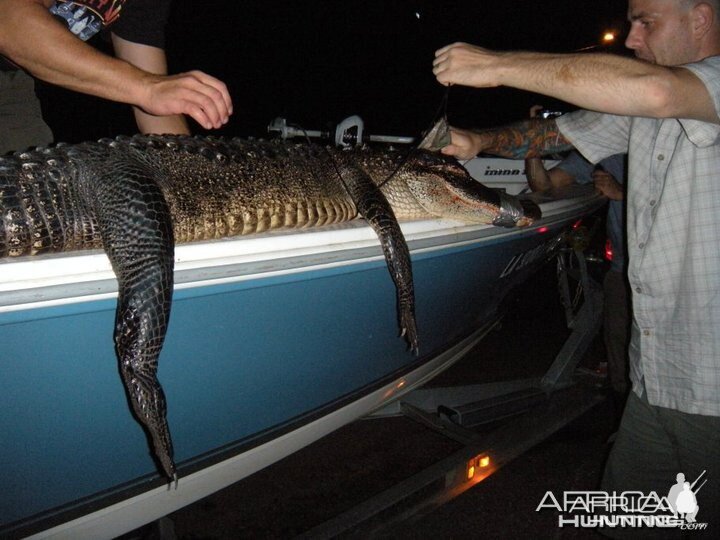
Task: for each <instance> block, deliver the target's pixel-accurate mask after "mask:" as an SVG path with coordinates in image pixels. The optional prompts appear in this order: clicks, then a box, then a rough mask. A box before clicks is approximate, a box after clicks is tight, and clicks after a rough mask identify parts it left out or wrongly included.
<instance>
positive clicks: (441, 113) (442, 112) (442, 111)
mask: <svg viewBox="0 0 720 540" xmlns="http://www.w3.org/2000/svg"><path fill="white" fill-rule="evenodd" d="M451 86H452V85H448V86H446V87H445V92H443V96H442V99H441V100H440V105H439V106H438V108H437V111H436V112H435V115H434V116H433V118H432V120H431V121H430V125H429V126H428V128H427V129H426V130H425V131H424V132H423V133H424V134H428V133H430V131H431V130H432V129H433V128H434V127H435V124H437V123H438V121H440V120H444V121H445V123H446V124H447V109H448V101H449V99H450V87H451ZM291 127H294V128H296V129H299V130H300V131H302V132H303V135H304V136H305V139H306V140H307V143H308V145H312V144H313V142H312V141H311V140H310V136H309V135H308V133H307V131H306V130H305V128H303V127H302V126H300V125H298V124H292V126H291ZM422 142H423V139H421V140H420V142H419V143H418V145H417V146H415V147H413V148H412V149H411V150H410V151H409V152H408V153H407V154H406V155H405V156H404V157H403V158H402V159H401V160H400V162H399V163H398V164H397V166H396V167H395V169H393V171H392V172H391V173H390V174H389V175H388V176H387V177H386V178H385V179H384V180H383V181H382V182H380V183H379V184H377V185H376V187H377V189H380V188H382V187H383V186H384V185H385V184H387V183H388V182H389V181H390V180H392V179H393V178H394V177H395V175H396V174H397V173H398V172H399V171H400V170H401V169H402V168H403V167H404V166H405V165H406V164H407V162H408V161H409V160H410V158H412V157H414V156H415V155H416V154H417V153H418V152H419V150H420V144H422ZM320 146H321V147H322V149H323V150H324V151H325V153H326V154H327V155H328V157H329V158H330V162H331V163H332V165H333V168H334V169H335V173H336V174H337V175H338V178H340V181H341V182H342V184H343V186H344V187H345V189H346V190H347V191H348V192H349V189H348V185H347V183H346V182H345V179H344V178H343V176H342V173H341V172H340V167H339V165H338V163H337V160H336V159H335V156H333V154H332V153H331V152H330V150H328V148H327V146H326V145H320ZM309 169H310V174H311V175H312V176H313V178H315V179H316V180H318V177H317V176H316V174H315V170H314V168H313V167H312V166H311V167H309Z"/></svg>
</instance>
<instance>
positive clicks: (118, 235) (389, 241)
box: [0, 135, 540, 479]
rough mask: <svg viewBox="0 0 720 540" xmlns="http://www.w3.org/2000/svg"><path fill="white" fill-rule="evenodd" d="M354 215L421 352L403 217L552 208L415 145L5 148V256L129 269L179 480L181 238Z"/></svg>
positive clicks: (128, 355)
mask: <svg viewBox="0 0 720 540" xmlns="http://www.w3.org/2000/svg"><path fill="white" fill-rule="evenodd" d="M388 178H390V180H389V181H387V182H386V180H387V179H388ZM378 185H381V187H378ZM356 217H362V218H364V219H365V220H366V221H367V222H368V223H369V224H370V226H371V227H372V228H373V229H374V230H375V232H376V233H377V235H378V237H379V239H380V243H381V245H382V248H383V252H384V255H385V259H386V262H387V265H388V270H389V272H390V274H391V277H392V279H393V281H394V282H395V286H396V290H397V302H398V321H399V325H400V330H401V334H402V335H403V336H405V339H406V340H407V341H408V343H409V346H410V348H411V349H412V350H414V351H415V352H417V349H418V336H417V330H416V327H415V299H414V293H413V281H412V269H411V263H410V255H409V252H408V248H407V245H406V243H405V239H404V237H403V235H402V232H401V230H400V227H399V225H398V219H400V220H411V219H424V218H431V217H437V218H448V219H456V220H460V221H465V222H470V223H494V224H498V225H503V226H523V225H528V224H530V223H532V221H533V220H535V219H537V218H539V217H540V212H539V209H538V208H537V206H535V205H534V204H533V203H531V202H529V201H519V200H517V199H514V198H512V197H508V196H505V195H500V194H498V193H496V192H494V191H492V190H490V189H488V188H485V187H484V186H482V185H481V184H478V183H477V182H475V181H474V180H472V178H470V177H469V175H468V174H467V172H466V171H465V170H464V169H463V168H462V167H460V166H459V165H457V163H455V162H454V160H451V159H448V158H445V157H443V156H440V155H438V154H433V153H429V152H425V151H419V152H414V153H412V154H411V155H410V157H405V156H404V155H402V154H400V153H397V152H389V151H376V150H369V149H362V150H352V151H343V150H338V149H334V148H325V147H321V146H315V145H304V144H300V145H288V144H285V143H275V142H266V141H245V140H239V139H232V140H226V139H216V138H210V137H183V136H170V135H163V136H134V137H118V138H117V139H112V140H110V139H107V140H105V139H104V140H101V141H98V142H92V143H82V144H78V145H58V146H56V147H52V148H38V149H35V150H32V151H29V152H24V153H15V154H13V155H12V156H6V157H0V257H18V256H35V255H41V254H43V253H52V252H70V251H76V250H83V249H98V248H102V249H104V250H105V252H106V253H107V256H108V258H109V259H110V262H111V264H112V267H113V271H114V272H115V275H116V277H117V280H118V304H117V311H116V316H115V331H114V340H115V352H116V355H117V358H118V362H119V365H120V373H121V376H122V380H123V383H124V385H125V390H126V392H127V395H128V399H129V401H130V404H131V406H132V411H133V414H134V416H135V417H136V419H137V420H138V421H139V422H140V424H141V425H142V426H143V428H144V429H145V430H146V431H147V433H148V435H149V437H150V440H151V441H152V453H153V455H154V456H155V458H156V459H157V461H158V463H159V465H160V468H161V469H162V471H163V473H164V474H165V475H166V476H167V477H168V478H169V479H172V478H176V471H175V463H174V461H173V449H172V441H171V437H170V430H169V427H168V424H167V420H166V405H165V397H164V394H163V390H162V387H161V386H160V383H159V381H158V380H157V367H158V357H159V354H160V351H161V349H162V346H163V342H164V339H165V334H166V332H167V326H168V322H169V318H170V309H171V304H172V291H173V261H174V246H175V244H176V243H184V242H192V241H200V240H210V239H214V238H222V237H228V236H236V235H244V234H252V233H257V232H262V231H265V230H269V229H276V228H283V227H295V228H299V227H314V226H321V225H325V224H329V223H338V222H343V221H348V220H351V219H355V218H356Z"/></svg>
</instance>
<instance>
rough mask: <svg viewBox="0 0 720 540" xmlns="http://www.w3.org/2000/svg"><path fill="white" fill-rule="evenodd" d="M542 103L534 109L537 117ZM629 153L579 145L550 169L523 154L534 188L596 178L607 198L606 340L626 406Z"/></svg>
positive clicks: (617, 396)
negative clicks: (587, 154)
mask: <svg viewBox="0 0 720 540" xmlns="http://www.w3.org/2000/svg"><path fill="white" fill-rule="evenodd" d="M540 109H542V107H541V106H538V105H536V106H534V107H532V108H531V109H530V117H531V118H535V117H536V114H537V113H538V111H539V110H540ZM626 171H627V159H626V156H625V155H623V154H615V155H613V156H610V157H609V158H606V159H603V160H602V161H600V162H599V163H598V164H597V165H593V164H592V163H590V162H589V161H588V160H586V159H585V158H584V157H582V155H580V154H579V153H578V152H577V151H574V150H573V151H572V152H570V154H568V155H567V157H565V158H564V159H563V160H562V161H561V162H560V163H558V164H557V165H556V166H555V167H553V168H552V169H550V170H546V169H545V167H544V165H543V161H542V159H540V158H528V159H526V160H525V176H526V177H527V180H528V185H529V186H530V189H531V190H533V191H545V190H548V189H553V188H561V187H563V186H568V185H570V184H573V183H579V184H589V183H590V182H593V183H594V184H595V187H596V188H597V190H598V191H600V193H602V194H603V195H605V196H606V197H607V198H608V199H609V203H608V210H607V218H606V233H607V238H608V241H609V243H610V246H611V252H612V259H611V261H610V269H609V270H608V271H607V272H606V273H605V277H604V279H603V293H604V301H603V340H604V342H605V350H606V352H607V363H608V376H609V380H610V387H611V389H612V391H613V405H614V407H615V410H616V412H617V413H620V412H621V411H622V408H623V405H624V403H625V399H626V396H627V392H628V389H629V386H630V380H629V378H628V361H627V354H628V345H629V344H630V320H631V317H630V312H631V310H630V291H629V285H628V283H627V276H626V274H627V273H626V267H625V201H624V199H625V194H624V188H623V186H624V184H625V174H626Z"/></svg>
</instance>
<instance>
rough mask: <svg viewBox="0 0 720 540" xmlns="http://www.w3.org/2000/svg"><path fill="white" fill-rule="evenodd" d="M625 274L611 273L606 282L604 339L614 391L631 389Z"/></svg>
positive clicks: (628, 319) (604, 286) (628, 317)
mask: <svg viewBox="0 0 720 540" xmlns="http://www.w3.org/2000/svg"><path fill="white" fill-rule="evenodd" d="M628 287H629V286H628V284H627V280H626V278H625V274H624V272H615V271H613V270H610V271H608V272H607V273H606V274H605V279H604V281H603V292H604V296H605V299H604V307H603V338H604V341H605V349H606V351H607V362H608V375H609V378H610V386H611V387H612V389H613V391H615V392H618V393H620V394H622V395H623V396H624V395H625V394H626V393H627V391H628V389H629V388H630V379H629V378H628V345H629V344H630V320H631V319H630V295H629V291H628Z"/></svg>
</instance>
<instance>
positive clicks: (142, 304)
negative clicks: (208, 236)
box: [79, 157, 176, 480]
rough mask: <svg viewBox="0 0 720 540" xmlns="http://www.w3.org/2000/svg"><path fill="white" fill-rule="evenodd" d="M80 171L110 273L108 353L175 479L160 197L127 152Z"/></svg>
mask: <svg viewBox="0 0 720 540" xmlns="http://www.w3.org/2000/svg"><path fill="white" fill-rule="evenodd" d="M93 169H94V170H90V171H83V170H82V168H81V170H80V173H79V174H80V176H81V178H82V181H83V185H84V186H83V187H84V188H85V189H84V191H85V193H86V197H88V199H89V202H90V204H92V206H93V208H94V210H95V214H96V218H97V221H98V225H99V227H100V233H101V236H102V239H103V247H104V249H105V251H106V253H107V255H108V257H109V259H110V262H111V263H112V267H113V270H114V271H115V275H116V276H117V279H118V284H119V288H118V304H117V311H116V316H115V336H114V337H115V352H116V355H117V358H118V361H119V364H120V375H121V377H122V380H123V382H124V384H125V389H126V391H127V397H128V400H129V402H130V405H131V407H132V411H133V413H134V415H135V417H136V419H137V420H138V421H139V422H140V423H141V424H142V426H143V427H144V428H145V430H146V431H147V434H148V436H149V438H150V441H151V444H152V450H153V453H154V455H155V457H156V458H157V460H158V461H159V463H160V466H161V467H162V470H163V472H164V473H165V475H166V476H167V477H168V479H171V480H172V479H173V478H176V472H175V463H174V462H173V448H172V441H171V438H170V430H169V428H168V424H167V420H166V403H165V395H164V393H163V390H162V388H161V386H160V383H159V382H158V379H157V368H158V356H159V355H160V350H161V349H162V345H163V342H164V340H165V334H166V332H167V325H168V320H169V317H170V305H171V300H172V290H173V262H174V254H173V253H174V241H173V230H172V220H171V217H170V212H169V208H168V205H167V203H166V201H165V198H164V196H163V194H162V192H161V191H160V188H159V187H158V186H157V184H156V183H155V181H154V180H153V174H154V173H153V171H152V169H150V168H149V167H147V166H146V165H144V164H143V163H140V162H137V161H135V160H134V159H132V158H131V157H130V158H128V157H122V158H121V157H116V158H115V159H111V160H108V161H106V162H104V163H103V169H104V171H107V172H106V173H103V174H100V175H98V176H97V177H96V178H92V179H91V178H87V176H89V175H93V174H94V173H95V174H96V171H97V168H93Z"/></svg>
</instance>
